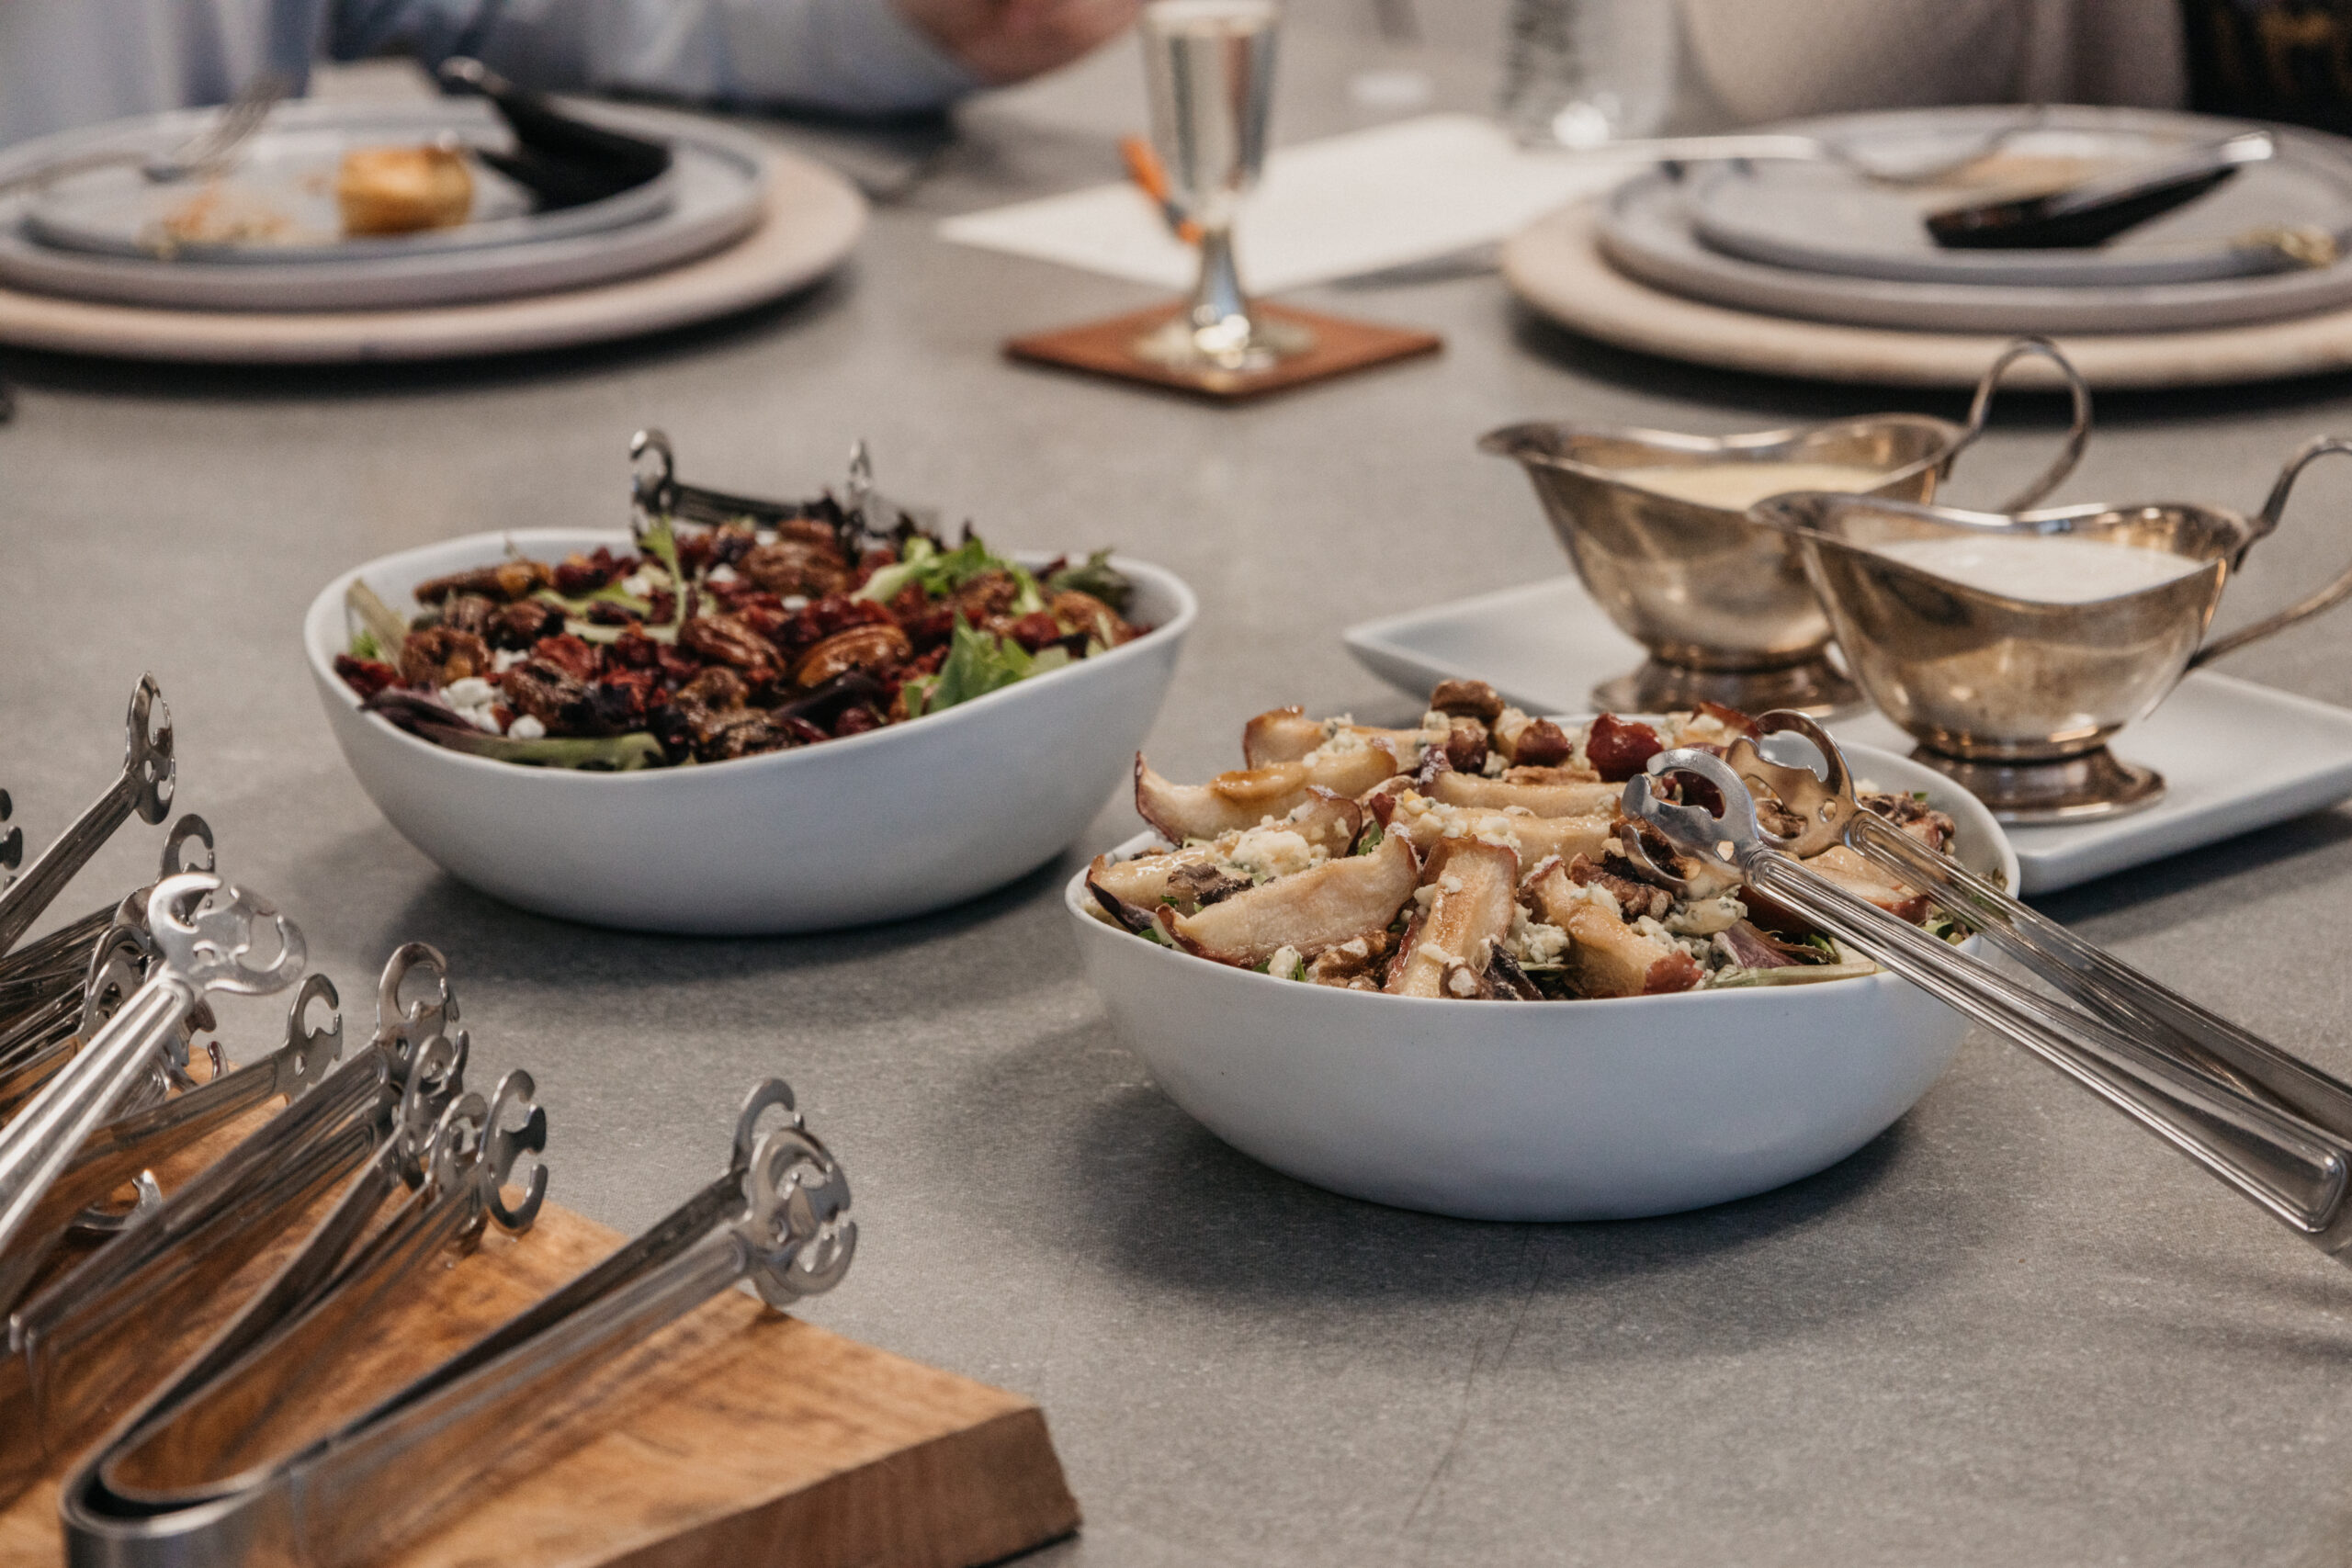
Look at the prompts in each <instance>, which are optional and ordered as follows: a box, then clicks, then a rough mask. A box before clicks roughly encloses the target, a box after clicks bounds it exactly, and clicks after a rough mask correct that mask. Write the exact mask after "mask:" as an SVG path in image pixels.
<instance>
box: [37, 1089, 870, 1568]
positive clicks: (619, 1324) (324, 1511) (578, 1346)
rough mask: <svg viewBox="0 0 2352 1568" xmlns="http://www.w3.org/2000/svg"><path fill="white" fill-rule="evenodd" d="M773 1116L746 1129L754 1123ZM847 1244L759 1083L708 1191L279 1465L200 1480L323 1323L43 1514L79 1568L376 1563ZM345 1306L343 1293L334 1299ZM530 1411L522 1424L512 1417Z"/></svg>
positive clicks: (149, 1422)
mask: <svg viewBox="0 0 2352 1568" xmlns="http://www.w3.org/2000/svg"><path fill="white" fill-rule="evenodd" d="M771 1111H784V1112H785V1113H786V1120H785V1121H784V1122H782V1123H781V1124H779V1125H775V1126H772V1127H770V1128H769V1129H768V1130H767V1131H766V1132H764V1133H763V1132H762V1131H761V1130H760V1125H759V1124H760V1122H761V1121H762V1119H763V1117H764V1116H765V1115H767V1114H768V1113H769V1112H771ZM855 1247H856V1224H855V1222H854V1220H852V1219H851V1218H850V1215H849V1186H848V1180H847V1178H846V1177H845V1176H844V1175H843V1174H842V1168H841V1167H840V1165H839V1164H838V1162H836V1161H835V1160H834V1158H833V1156H831V1153H829V1152H828V1151H827V1150H826V1148H825V1146H824V1145H823V1144H821V1143H820V1142H819V1141H818V1140H817V1138H816V1137H815V1136H814V1135H813V1134H810V1133H809V1131H808V1129H807V1127H806V1125H805V1124H804V1123H803V1122H802V1121H801V1119H800V1117H799V1115H798V1114H797V1112H795V1111H793V1100H792V1091H791V1089H789V1088H788V1087H787V1086H786V1084H785V1083H784V1082H783V1081H782V1080H781V1079H774V1078H772V1079H769V1080H768V1081H767V1082H765V1083H763V1084H762V1085H760V1086H759V1087H758V1088H757V1089H754V1090H752V1094H751V1096H750V1097H749V1098H748V1099H747V1100H745V1102H744V1105H743V1109H742V1111H741V1114H740V1115H739V1116H738V1117H737V1120H736V1126H735V1137H734V1143H733V1147H732V1149H731V1151H730V1156H729V1161H728V1165H727V1168H726V1170H725V1172H724V1173H722V1174H721V1175H720V1176H719V1178H718V1179H717V1180H716V1181H714V1182H712V1183H711V1184H710V1185H709V1186H708V1187H707V1188H705V1189H704V1190H702V1191H700V1192H698V1193H696V1194H695V1196H694V1197H693V1198H691V1199H689V1200H688V1201H686V1203H685V1204H684V1205H683V1206H682V1207H681V1208H679V1209H678V1210H677V1211H676V1212H674V1213H672V1214H671V1215H670V1216H669V1217H668V1218H666V1219H664V1220H662V1222H661V1223H659V1224H656V1225H655V1226H654V1227H653V1228H652V1229H651V1230H650V1231H648V1232H647V1233H646V1234H645V1235H641V1236H639V1238H638V1239H637V1240H635V1241H633V1242H631V1243H629V1244H628V1246H626V1247H622V1248H621V1249H620V1250H619V1251H618V1252H616V1253H615V1254H614V1255H613V1256H612V1257H610V1258H606V1259H605V1261H604V1262H603V1263H601V1264H599V1265H597V1266H596V1267H595V1268H594V1269H590V1270H588V1272H586V1273H585V1274H582V1275H581V1276H580V1277H579V1278H578V1279H575V1280H572V1281H571V1283H570V1284H568V1285H566V1286H564V1287H563V1288H562V1289H560V1290H559V1291H557V1292H554V1293H553V1294H551V1295H549V1296H548V1297H547V1298H546V1299H544V1300H542V1301H541V1302H540V1303H538V1304H537V1305H536V1306H534V1307H532V1308H530V1309H529V1310H528V1311H526V1312H525V1313H523V1314H520V1315H519V1316H517V1317H515V1318H513V1319H511V1320H510V1321H509V1322H507V1323H506V1324H505V1325H503V1326H502V1327H500V1328H499V1329H497V1330H495V1331H493V1332H492V1334H490V1335H489V1336H487V1337H484V1338H483V1339H481V1340H480V1341H478V1342H477V1343H475V1344H474V1345H473V1346H471V1347H470V1348H468V1349H466V1350H464V1351H462V1352H460V1353H459V1354H458V1355H457V1356H455V1357H453V1358H451V1359H449V1360H447V1361H446V1362H444V1363H442V1364H441V1365H440V1366H439V1367H436V1368H435V1369H434V1370H433V1371H429V1372H426V1373H425V1374H424V1375H423V1376H421V1377H419V1378H417V1379H416V1380H415V1381H414V1382H411V1383H409V1384H408V1385H407V1386H405V1387H404V1388H402V1389H401V1390H400V1391H399V1392H397V1393H393V1394H392V1395H390V1397H389V1398H386V1399H384V1400H382V1401H380V1402H379V1403H378V1404H376V1405H374V1406H373V1407H372V1408H370V1409H369V1410H368V1411H367V1412H366V1413H365V1414H363V1415H361V1416H357V1417H356V1418H355V1419H353V1420H351V1421H349V1422H347V1423H345V1425H343V1426H341V1427H338V1428H336V1429H335V1430H334V1431H332V1432H330V1433H328V1434H326V1435H324V1436H322V1437H319V1438H315V1439H314V1440H312V1441H310V1442H309V1443H307V1444H306V1445H305V1446H303V1447H302V1448H300V1449H299V1450H296V1451H294V1452H291V1453H288V1454H285V1455H282V1456H278V1457H277V1458H275V1459H272V1460H270V1461H266V1462H265V1463H263V1464H260V1465H257V1466H254V1467H253V1468H249V1469H247V1470H245V1471H243V1472H239V1473H237V1474H234V1475H231V1476H216V1475H211V1474H209V1473H207V1472H208V1471H209V1470H211V1469H214V1468H217V1466H216V1465H214V1464H213V1463H212V1462H210V1461H213V1460H214V1458H215V1456H217V1455H219V1454H220V1453H222V1452H224V1451H229V1450H228V1444H229V1443H231V1442H233V1440H234V1438H235V1437H236V1436H237V1435H238V1434H239V1433H241V1432H243V1431H245V1430H249V1429H250V1427H249V1425H248V1423H249V1421H250V1413H251V1412H252V1411H253V1410H254V1409H256V1408H262V1409H268V1408H273V1407H274V1406H275V1404H277V1402H282V1401H286V1400H292V1399H298V1398H300V1396H301V1393H302V1389H303V1381H304V1380H303V1375H302V1374H303V1366H304V1363H305V1361H306V1358H304V1357H302V1356H300V1355H295V1354H289V1353H288V1352H289V1351H291V1350H293V1349H295V1348H297V1347H296V1346H295V1345H294V1343H293V1341H295V1340H297V1339H300V1340H301V1341H303V1344H304V1346H306V1347H307V1346H317V1347H319V1348H323V1347H324V1345H325V1343H326V1342H327V1337H329V1336H332V1335H338V1334H340V1335H347V1334H348V1333H350V1332H351V1331H352V1325H351V1323H350V1322H349V1321H348V1320H346V1319H345V1318H344V1317H342V1316H341V1315H340V1314H334V1315H331V1316H329V1317H327V1318H325V1319H322V1320H321V1321H320V1326H319V1329H318V1330H317V1331H316V1332H315V1333H314V1332H311V1325H309V1324H308V1323H306V1324H303V1325H296V1326H295V1327H294V1328H292V1329H290V1330H288V1333H287V1336H286V1339H287V1341H288V1343H287V1344H286V1345H285V1346H284V1347H282V1348H281V1346H280V1345H279V1344H278V1343H277V1342H272V1343H271V1344H270V1345H267V1346H264V1347H259V1348H255V1349H254V1351H253V1352H251V1353H250V1354H249V1355H248V1357H247V1358H246V1359H244V1360H243V1361H242V1362H240V1363H238V1364H237V1365H235V1366H233V1367H230V1368H227V1369H225V1370H223V1369H220V1368H217V1367H215V1368H208V1369H206V1378H205V1382H204V1384H203V1386H201V1387H198V1388H194V1389H192V1390H190V1389H187V1387H186V1386H185V1385H186V1383H187V1379H185V1378H183V1379H181V1380H177V1384H178V1386H176V1387H175V1391H173V1392H171V1393H167V1394H166V1395H164V1397H163V1398H162V1399H161V1400H160V1401H159V1407H160V1409H161V1410H162V1411H163V1415H162V1416H160V1418H157V1417H150V1418H148V1419H146V1420H144V1421H142V1422H141V1423H139V1424H136V1425H133V1426H131V1427H128V1428H127V1429H126V1432H125V1435H123V1436H122V1437H120V1438H118V1439H117V1440H116V1441H114V1442H111V1443H109V1444H108V1445H107V1447H106V1448H105V1449H104V1450H101V1451H100V1452H98V1453H97V1454H96V1455H95V1456H93V1457H92V1458H91V1459H90V1460H88V1461H85V1463H84V1464H83V1466H82V1467H81V1468H80V1469H79V1470H77V1471H76V1472H75V1473H74V1475H72V1476H71V1477H69V1478H68V1480H67V1482H66V1484H65V1488H64V1495H63V1498H62V1503H61V1512H62V1516H63V1518H64V1521H65V1527H66V1534H67V1539H68V1543H69V1551H70V1552H71V1554H72V1557H73V1559H74V1561H75V1562H83V1563H106V1564H110V1565H112V1564H119V1565H122V1568H132V1565H149V1564H152V1565H154V1568H162V1565H164V1564H166V1563H171V1564H184V1563H188V1562H201V1563H205V1564H208V1565H211V1568H228V1565H231V1564H243V1563H264V1562H268V1563H277V1562H300V1563H304V1564H308V1565H311V1568H346V1565H356V1564H358V1563H361V1562H369V1561H374V1560H376V1559H378V1558H379V1557H380V1556H381V1555H382V1554H383V1553H384V1552H385V1551H387V1550H388V1549H389V1548H390V1547H391V1546H392V1545H393V1544H395V1543H397V1542H398V1541H399V1540H401V1539H402V1538H403V1537H405V1536H407V1535H409V1534H413V1532H414V1531H415V1530H417V1529H419V1528H421V1527H422V1526H423V1525H424V1524H425V1523H426V1522H428V1521H429V1520H430V1519H431V1518H432V1517H434V1516H435V1513H436V1512H438V1511H439V1510H441V1509H442V1508H444V1507H445V1506H447V1505H448V1504H449V1503H450V1502H452V1501H453V1500H455V1499H456V1498H457V1497H458V1495H460V1494H461V1493H462V1492H463V1491H464V1489H465V1488H466V1487H467V1486H468V1485H469V1484H471V1483H476V1482H477V1481H478V1480H479V1478H480V1477H481V1475H482V1474H483V1473H484V1472H487V1471H489V1470H490V1469H491V1468H492V1466H493V1465H495V1464H498V1463H500V1462H502V1461H503V1462H512V1461H514V1460H515V1452H516V1448H517V1444H518V1439H519V1440H521V1441H523V1442H526V1443H527V1444H528V1446H529V1451H530V1457H531V1458H533V1459H534V1460H535V1461H544V1460H545V1459H548V1458H552V1457H553V1456H554V1455H555V1454H557V1453H560V1452H561V1451H563V1450H565V1449H567V1448H569V1447H571V1446H573V1445H575V1444H576V1443H577V1442H579V1441H581V1440H583V1439H584V1438H585V1437H587V1436H588V1435H590V1434H589V1433H588V1432H586V1431H584V1430H582V1423H581V1422H580V1421H579V1420H578V1419H577V1416H578V1415H579V1413H580V1412H581V1411H582V1409H584V1408H586V1407H587V1406H589V1405H591V1404H593V1403H594V1401H595V1400H596V1399H597V1398H598V1397H600V1396H601V1395H603V1394H605V1393H609V1392H610V1390H611V1387H612V1385H613V1384H614V1382H616V1381H617V1380H619V1379H621V1378H624V1377H626V1376H627V1375H628V1371H629V1370H630V1369H629V1366H628V1360H627V1358H625V1357H624V1356H623V1355H622V1352H623V1351H625V1350H627V1349H628V1348H630V1347H632V1346H635V1345H637V1344H639V1342H641V1341H643V1340H644V1339H646V1338H647V1337H650V1336H651V1335H652V1334H654V1333H655V1332H656V1331H657V1330H659V1329H661V1328H662V1326H664V1325H667V1324H670V1323H673V1322H675V1321H676V1320H677V1319H678V1318H679V1317H681V1316H683V1315H684V1314H686V1313H687V1312H688V1311H690V1310H692V1309H693V1308H694V1307H695V1306H696V1305H698V1304H700V1303H703V1302H705V1301H707V1300H709V1299H710V1298H711V1297H712V1296H714V1295H716V1294H718V1292H721V1291H723V1290H725V1289H727V1288H728V1287H729V1286H730V1285H733V1284H735V1283H737V1282H739V1281H741V1280H750V1281H751V1282H752V1285H753V1287H754V1288H755V1289H757V1290H758V1292H759V1293H760V1295H761V1296H762V1298H763V1300H765V1301H766V1302H767V1303H769V1304H770V1305H772V1306H775V1307H778V1308H783V1307H786V1306H789V1305H790V1304H791V1303H794V1302H796V1301H798V1300H799V1299H800V1298H802V1297H804V1296H807V1295H811V1294H814V1293H816V1292H821V1291H825V1290H830V1289H831V1287H832V1286H833V1285H834V1284H835V1283H837V1282H838V1281H839V1280H840V1279H841V1278H842V1274H843V1273H844V1272H846V1271H847V1269H848V1268H849V1263H850V1259H851V1257H852V1256H853V1254H854V1250H855ZM337 1294H338V1297H339V1298H351V1297H352V1296H353V1292H351V1291H348V1290H346V1291H343V1292H337ZM525 1411H527V1412H528V1413H529V1421H528V1423H527V1427H526V1424H525V1423H524V1422H523V1421H522V1420H521V1419H520V1415H521V1413H523V1412H525Z"/></svg>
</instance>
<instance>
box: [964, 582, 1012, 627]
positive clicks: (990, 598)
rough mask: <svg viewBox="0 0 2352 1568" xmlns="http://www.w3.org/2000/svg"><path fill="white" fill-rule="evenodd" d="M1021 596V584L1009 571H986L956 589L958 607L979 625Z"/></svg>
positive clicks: (1008, 607) (1002, 611)
mask: <svg viewBox="0 0 2352 1568" xmlns="http://www.w3.org/2000/svg"><path fill="white" fill-rule="evenodd" d="M1020 597H1021V584H1019V583H1017V582H1015V581H1012V573H1011V572H1009V571H984V572H982V573H980V574H979V575H978V577H975V578H973V579H972V580H971V581H969V582H967V583H965V584H964V586H963V587H961V588H958V589H957V590H956V609H958V610H960V611H962V612H963V613H964V618H965V619H966V620H967V621H969V622H971V623H972V624H973V625H974V626H978V625H979V624H980V623H981V622H982V621H985V620H987V619H988V618H989V616H990V615H1003V614H1005V613H1006V612H1007V611H1009V610H1011V609H1012V602H1013V601H1014V600H1015V599H1018V598H1020Z"/></svg>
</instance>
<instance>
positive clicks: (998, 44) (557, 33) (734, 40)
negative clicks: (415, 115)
mask: <svg viewBox="0 0 2352 1568" xmlns="http://www.w3.org/2000/svg"><path fill="white" fill-rule="evenodd" d="M1136 6H1137V0H486V3H485V0H342V3H341V4H340V5H339V6H338V21H339V23H340V24H341V25H339V26H338V28H337V29H336V36H335V39H334V52H335V53H336V54H338V55H342V56H345V57H348V56H351V55H356V54H360V53H367V52H372V51H377V50H380V49H382V48H384V47H386V46H387V45H392V44H397V45H400V46H402V47H405V48H407V49H409V50H411V51H413V52H415V53H416V54H418V55H419V56H420V57H421V58H423V59H424V61H425V62H426V63H427V64H428V65H431V64H435V63H437V62H439V61H440V60H441V59H443V58H445V57H447V56H448V55H450V54H457V53H469V54H473V55H476V56H477V57H479V58H480V59H481V60H482V61H483V62H485V63H487V64H488V65H490V66H491V67H492V69H494V70H496V71H497V72H499V73H501V74H502V75H504V76H506V77H508V78H510V79H511V80H513V81H515V82H517V83H520V84H523V85H527V86H537V87H554V88H562V87H576V88H587V89H591V90H595V89H605V90H611V89H620V90H626V91H632V92H642V93H655V94H661V95H663V96H673V97H682V98H691V99H699V100H703V101H707V102H717V103H731V104H802V105H808V106H810V107H820V108H827V109H834V110H841V111H845V112H849V113H862V114H888V113H904V112H909V111H912V110H921V109H931V108H938V107H944V105H946V104H949V103H952V102H954V101H955V100H956V99H957V98H959V97H962V96H964V95H966V94H967V93H969V92H972V91H974V90H975V89H977V88H978V87H981V86H984V85H993V84H996V83H1001V82H1008V81H1017V80H1019V79H1021V78H1023V77H1024V76H1029V75H1034V74H1035V73H1037V72H1040V71H1045V70H1050V69H1052V68H1053V67H1055V66H1057V65H1060V64H1064V63H1066V62H1069V61H1071V60H1075V59H1077V58H1078V57H1079V56H1080V55H1081V54H1083V53H1085V52H1086V51H1088V50H1090V49H1091V48H1093V47H1094V46H1095V45H1096V44H1099V43H1101V42H1103V41H1104V40H1105V39H1109V38H1111V37H1112V36H1114V34H1116V33H1117V32H1118V31H1119V30H1120V29H1121V28H1124V27H1125V25H1126V23H1127V22H1128V21H1129V20H1130V19H1132V17H1134V14H1135V11H1136Z"/></svg>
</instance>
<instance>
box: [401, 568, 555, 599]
mask: <svg viewBox="0 0 2352 1568" xmlns="http://www.w3.org/2000/svg"><path fill="white" fill-rule="evenodd" d="M547 585H548V569H547V568H546V566H544V565H543V564H541V563H540V562H538V561H535V560H503V561H500V562H499V563H498V564H497V565H496V566H484V567H476V568H475V569H474V570H471V571H459V572H452V573H451V574H450V575H449V576H447V577H436V578H434V579H432V580H431V581H426V582H420V583H418V584H417V585H416V586H415V587H414V588H413V589H411V590H409V592H411V593H413V595H415V598H416V602H417V603H418V604H439V603H440V602H441V601H442V600H444V599H447V597H448V596H449V595H450V594H452V593H486V594H488V595H489V596H490V597H492V599H521V598H525V597H526V596H527V595H529V594H533V593H536V592H538V591H539V590H540V589H542V588H545V587H546V586H547Z"/></svg>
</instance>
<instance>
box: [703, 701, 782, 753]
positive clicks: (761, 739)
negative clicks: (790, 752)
mask: <svg viewBox="0 0 2352 1568" xmlns="http://www.w3.org/2000/svg"><path fill="white" fill-rule="evenodd" d="M792 739H793V738H792V737H791V736H790V735H789V734H787V733H786V731H785V730H784V729H783V728H781V727H779V726H777V725H776V724H775V723H773V722H772V721H770V719H769V718H768V716H767V715H765V714H763V713H752V712H749V711H745V712H742V713H730V714H722V715H720V716H718V719H717V721H716V722H715V723H714V724H713V725H712V726H711V727H710V728H709V729H708V730H707V732H706V733H705V734H704V735H702V736H701V737H700V738H699V739H698V740H697V743H696V745H695V754H696V755H697V756H699V757H701V758H702V760H703V761H706V762H724V761H730V760H732V759H734V758H737V757H754V756H757V755H759V754H760V753H761V752H763V751H781V750H784V749H785V748H786V747H787V746H789V745H791V744H792Z"/></svg>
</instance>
